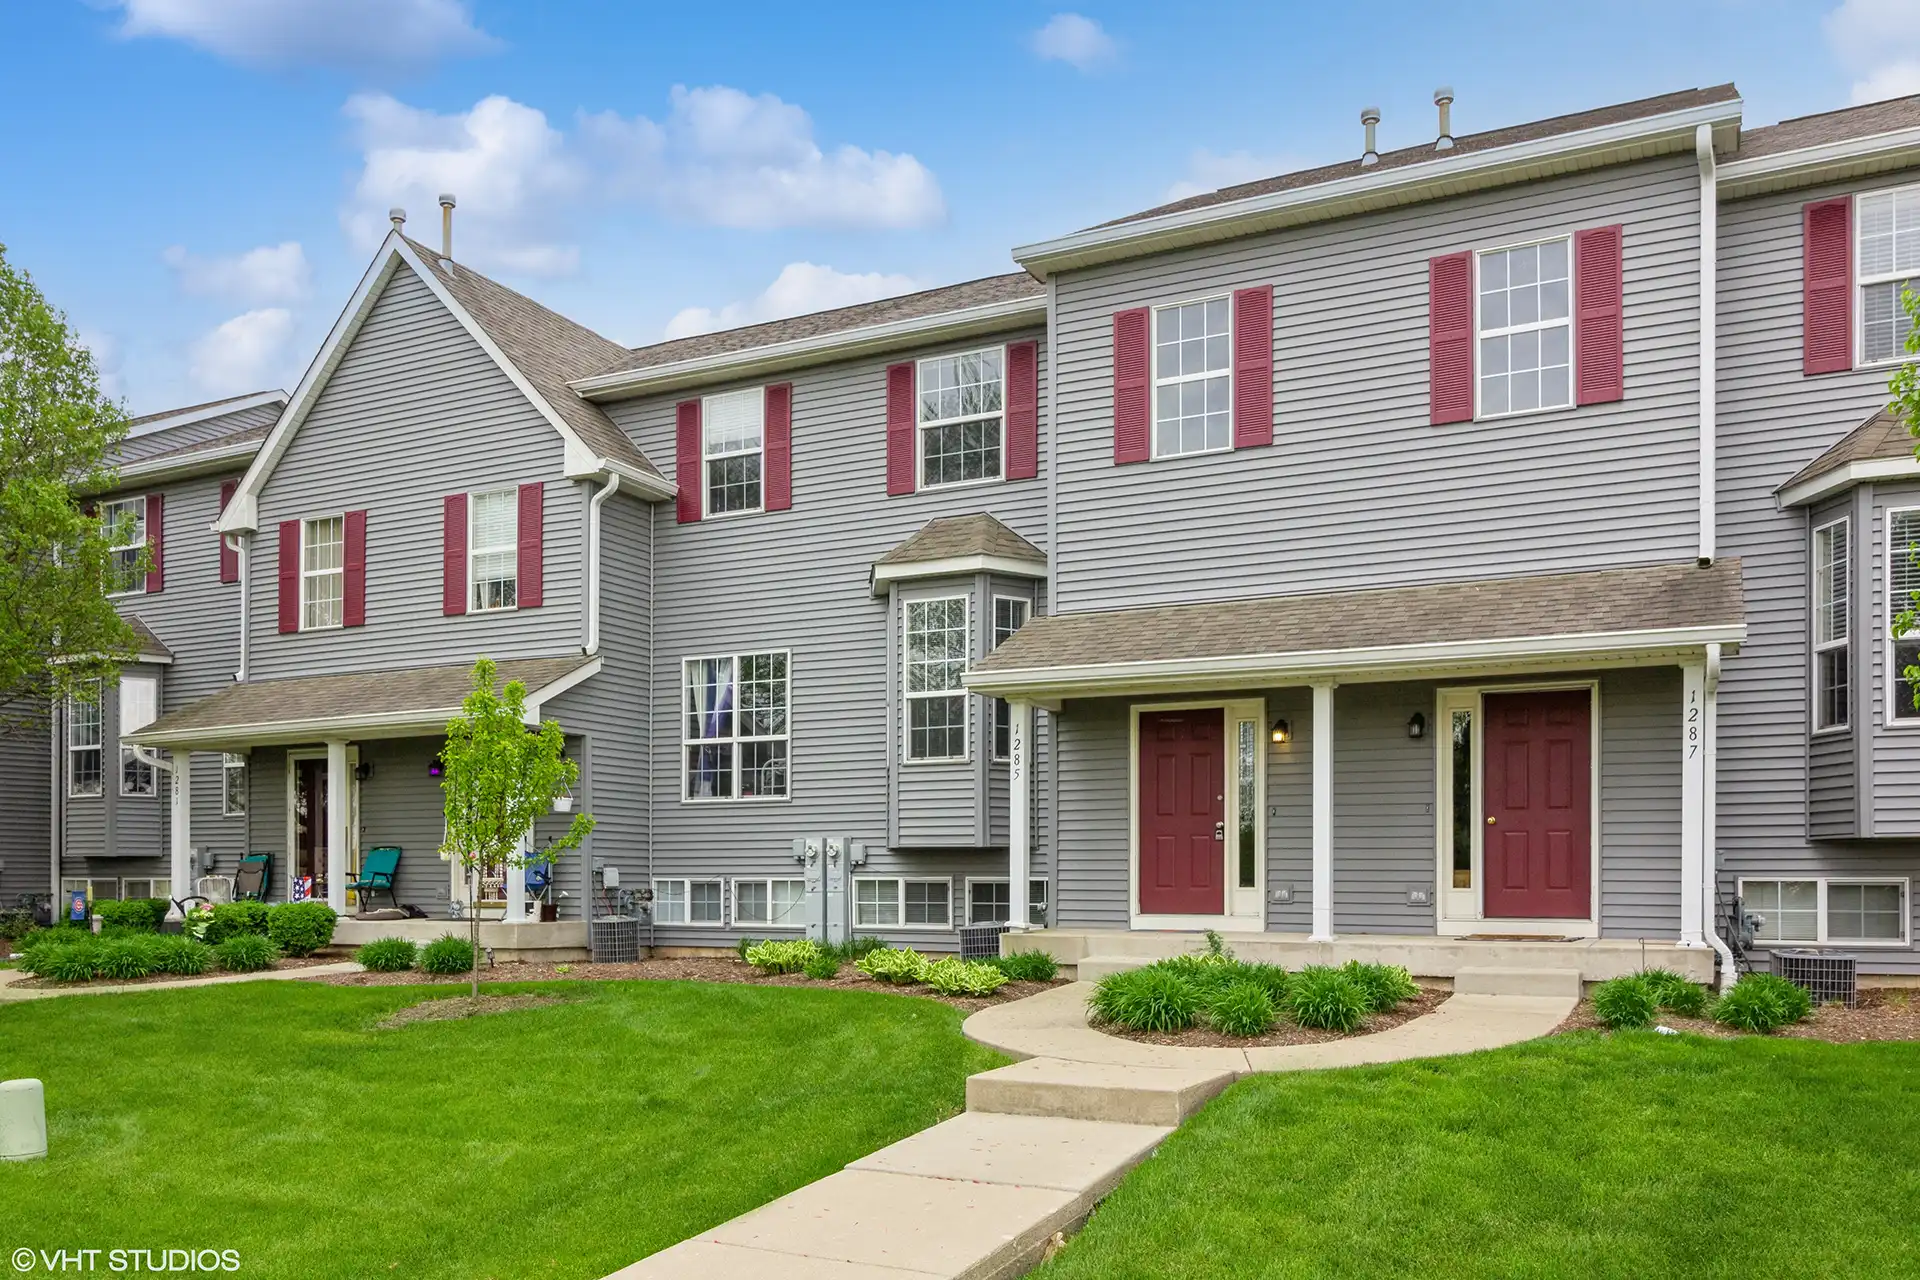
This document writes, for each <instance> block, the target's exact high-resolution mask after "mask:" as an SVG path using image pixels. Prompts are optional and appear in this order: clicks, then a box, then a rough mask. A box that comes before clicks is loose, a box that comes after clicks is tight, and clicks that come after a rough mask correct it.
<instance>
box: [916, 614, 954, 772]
mask: <svg viewBox="0 0 1920 1280" xmlns="http://www.w3.org/2000/svg"><path fill="white" fill-rule="evenodd" d="M967 634H968V631H967V598H966V597H965V596H952V597H947V598H944V599H939V600H909V601H908V602H907V646H906V686H907V687H906V703H907V759H909V760H964V759H966V758H967V693H966V689H965V687H964V686H963V685H962V683H961V678H962V677H963V676H964V675H965V674H966V671H967Z"/></svg>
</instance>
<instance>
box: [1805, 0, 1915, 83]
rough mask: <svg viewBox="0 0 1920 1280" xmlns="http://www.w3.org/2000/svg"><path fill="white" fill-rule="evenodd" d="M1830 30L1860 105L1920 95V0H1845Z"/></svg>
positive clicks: (1827, 22)
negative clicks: (1851, 79) (1914, 94)
mask: <svg viewBox="0 0 1920 1280" xmlns="http://www.w3.org/2000/svg"><path fill="white" fill-rule="evenodd" d="M1824 25H1825V27H1826V32H1827V43H1828V44H1829V45H1831V46H1832V47H1833V52H1834V56H1835V57H1836V58H1838V59H1839V62H1840V65H1841V67H1842V68H1844V69H1845V70H1846V71H1847V73H1848V74H1849V75H1852V76H1853V77H1854V81H1853V100H1854V102H1856V103H1862V102H1879V101H1881V100H1882V99H1885V98H1901V97H1905V96H1907V95H1908V94H1913V93H1920V0H1843V3H1842V4H1841V5H1840V7H1839V8H1837V9H1835V10H1833V12H1831V13H1829V14H1828V15H1827V16H1826V20H1825V23H1824Z"/></svg>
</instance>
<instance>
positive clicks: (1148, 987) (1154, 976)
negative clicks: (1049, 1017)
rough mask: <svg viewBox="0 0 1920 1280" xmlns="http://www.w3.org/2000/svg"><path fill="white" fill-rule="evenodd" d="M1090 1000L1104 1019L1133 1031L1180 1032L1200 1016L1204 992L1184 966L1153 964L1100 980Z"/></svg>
mask: <svg viewBox="0 0 1920 1280" xmlns="http://www.w3.org/2000/svg"><path fill="white" fill-rule="evenodd" d="M1087 1003H1088V1004H1089V1005H1090V1006H1092V1008H1093V1012H1094V1015H1095V1016H1096V1017H1098V1018H1100V1019H1101V1020H1102V1021H1104V1022H1111V1023H1114V1024H1115V1025H1117V1026H1122V1027H1126V1028H1127V1029H1128V1030H1131V1031H1180V1030H1184V1029H1185V1028H1187V1027H1190V1026H1192V1025H1193V1024H1194V1023H1195V1022H1196V1021H1197V1020H1198V1019H1199V1017H1200V1008H1201V999H1200V992H1199V990H1198V989H1197V988H1196V987H1195V985H1194V983H1193V980H1192V978H1191V977H1189V976H1188V975H1187V974H1186V973H1183V972H1181V971H1180V969H1178V968H1175V967H1171V966H1165V965H1158V964H1152V965H1148V966H1147V967H1146V968H1144V969H1129V970H1125V971H1123V972H1121V973H1111V974H1108V975H1107V976H1106V977H1104V978H1102V979H1100V981H1099V983H1098V984H1097V985H1095V987H1094V989H1093V995H1092V996H1091V997H1090V998H1089V999H1088V1001H1087Z"/></svg>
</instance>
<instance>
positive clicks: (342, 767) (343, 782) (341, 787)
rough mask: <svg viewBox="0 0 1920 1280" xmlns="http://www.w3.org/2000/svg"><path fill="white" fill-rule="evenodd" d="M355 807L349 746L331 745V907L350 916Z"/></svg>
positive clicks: (329, 840) (328, 841) (328, 853)
mask: <svg viewBox="0 0 1920 1280" xmlns="http://www.w3.org/2000/svg"><path fill="white" fill-rule="evenodd" d="M352 808H353V772H352V770H350V769H348V768H347V744H346V742H345V741H343V740H340V739H335V740H333V741H331V742H329V743H327V905H328V906H330V907H332V908H333V909H334V910H335V911H338V912H339V913H340V914H341V915H345V914H346V913H347V840H348V833H347V814H348V811H350V810H351V809H352Z"/></svg>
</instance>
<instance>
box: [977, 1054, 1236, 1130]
mask: <svg viewBox="0 0 1920 1280" xmlns="http://www.w3.org/2000/svg"><path fill="white" fill-rule="evenodd" d="M1240 1074H1241V1073H1239V1072H1235V1071H1221V1070H1210V1069H1207V1068H1204V1067H1201V1068H1192V1067H1122V1066H1111V1065H1108V1064H1105V1063H1096V1062H1065V1061H1062V1060H1060V1059H1058V1058H1029V1059H1027V1060H1026V1061H1025V1062H1016V1063H1014V1064H1013V1065H1012V1066H1010V1067H1001V1068H999V1069H998V1070H997V1071H984V1072H982V1073H980V1074H979V1075H976V1076H969V1077H967V1110H969V1111H999V1112H1005V1113H1008V1114H1012V1115H1024V1116H1060V1117H1063V1118H1065V1119H1068V1120H1106V1121H1112V1122H1114V1123H1117V1124H1140V1125H1163V1126H1166V1127H1169V1128H1171V1127H1173V1126H1176V1125H1179V1124H1181V1123H1182V1122H1183V1121H1185V1120H1186V1118H1187V1117H1188V1116H1190V1115H1192V1114H1193V1113H1194V1112H1196V1111H1198V1110H1199V1109H1200V1108H1201V1107H1203V1106H1205V1105H1206V1103H1207V1102H1208V1101H1209V1100H1210V1099H1211V1098H1212V1097H1213V1096H1214V1095H1215V1094H1217V1093H1219V1092H1220V1091H1221V1090H1223V1089H1225V1088H1226V1087H1227V1086H1228V1085H1230V1084H1232V1083H1233V1082H1234V1080H1235V1079H1237V1078H1238V1077H1239V1075H1240Z"/></svg>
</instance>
